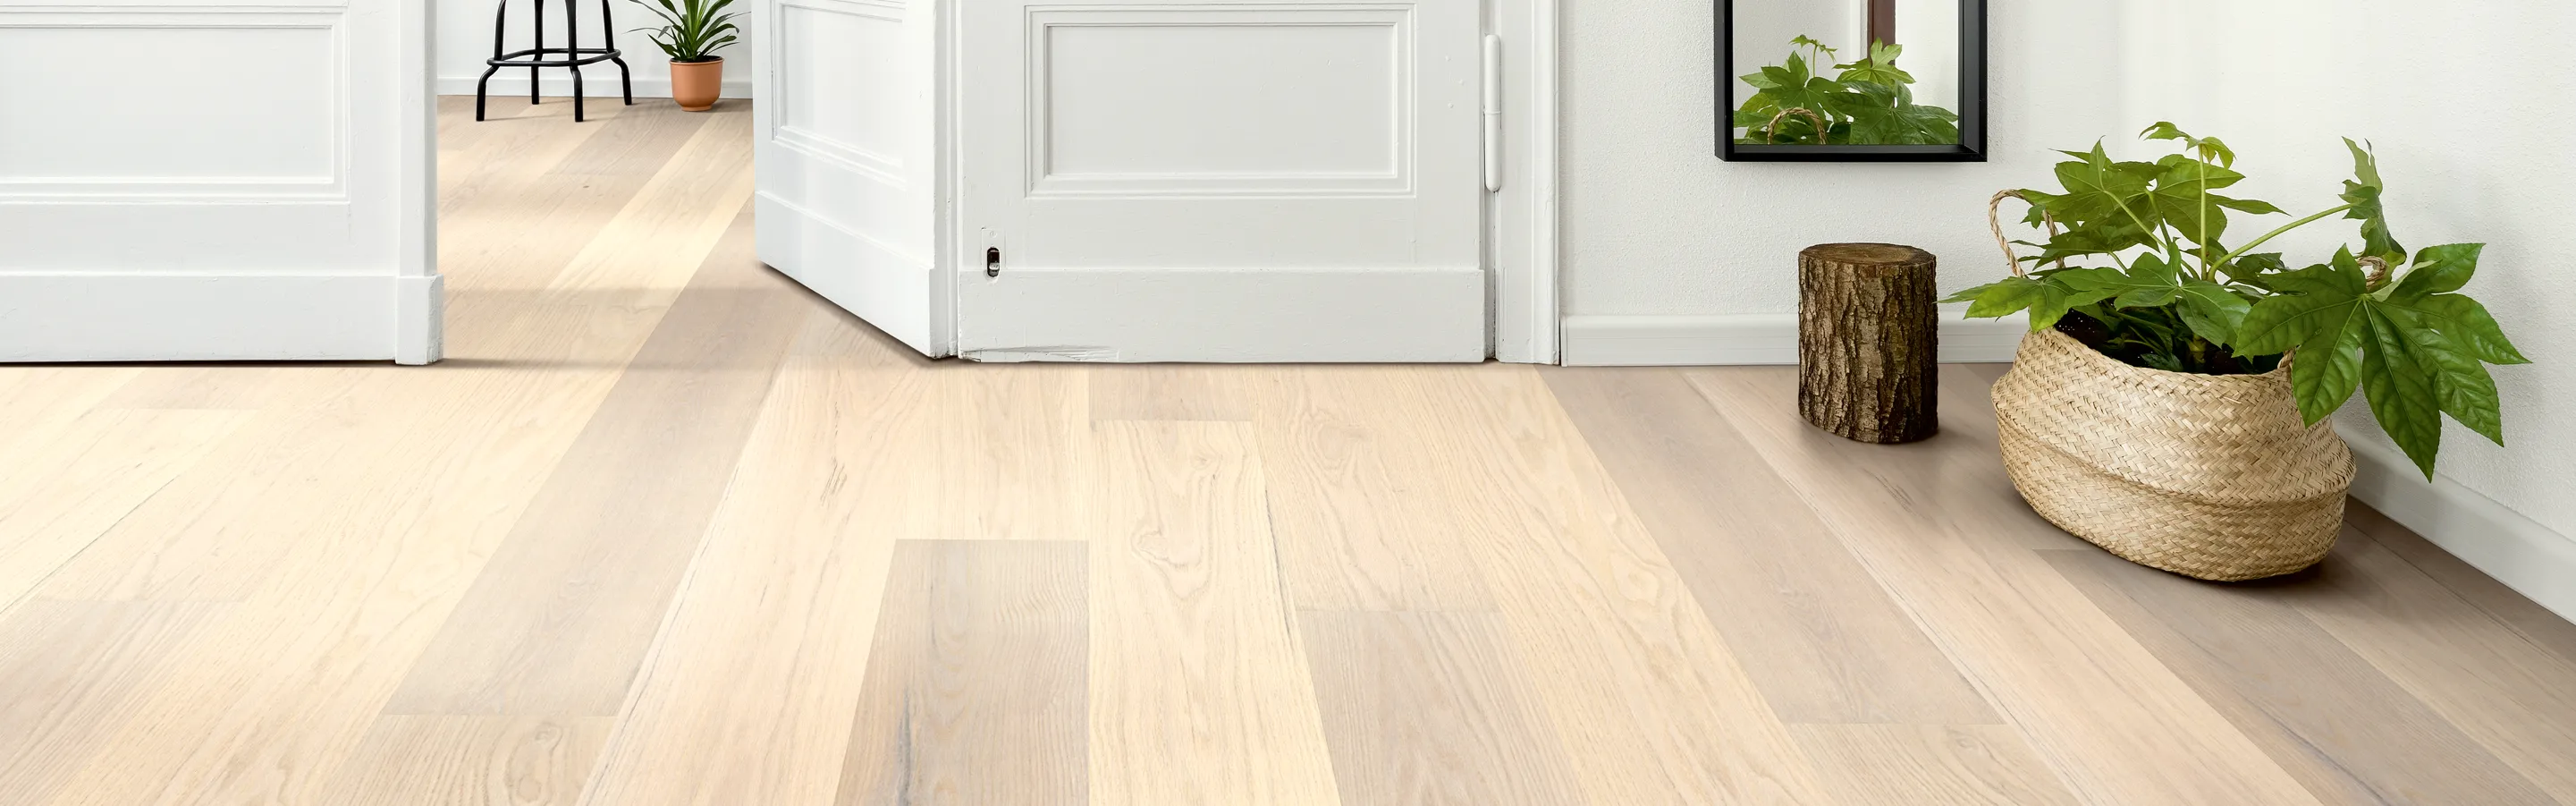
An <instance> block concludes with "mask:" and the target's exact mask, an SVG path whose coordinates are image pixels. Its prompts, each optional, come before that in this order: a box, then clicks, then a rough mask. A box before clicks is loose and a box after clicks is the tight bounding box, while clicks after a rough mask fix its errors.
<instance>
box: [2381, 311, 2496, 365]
mask: <svg viewBox="0 0 2576 806" xmlns="http://www.w3.org/2000/svg"><path fill="white" fill-rule="evenodd" d="M2391 296H2392V297H2393V296H2394V295H2391ZM2388 304H2389V305H2390V306H2392V307H2397V308H2401V309H2404V310H2405V311H2406V312H2407V313H2409V314H2412V315H2414V316H2416V317H2418V318H2420V319H2422V320H2423V321H2424V323H2425V324H2426V325H2428V326H2431V327H2432V328H2433V329H2435V330H2439V331H2442V333H2443V334H2444V335H2447V336H2449V337H2450V338H2451V341H2452V343H2453V344H2457V345H2459V347H2460V349H2462V350H2465V351H2467V352H2468V354H2469V355H2471V356H2475V357H2476V358H2477V359H2478V360H2480V361H2484V362H2487V363H2489V364H2528V363H2531V359H2528V358H2524V357H2522V351H2521V350H2517V349H2514V346H2513V342H2512V341H2511V340H2509V339H2506V338H2505V337H2504V328H2503V327H2502V326H2500V325H2497V324H2496V320H2495V316H2494V315H2492V314H2489V313H2487V307H2486V306H2484V305H2480V304H2478V301H2477V300H2474V299H2470V298H2468V297H2467V296H2465V295H2461V294H2434V295H2431V296H2427V297H2424V298H2423V299H2418V300H2410V301H2405V302H2399V301H2396V300H2394V299H2392V300H2390V301H2389V303H2388Z"/></svg>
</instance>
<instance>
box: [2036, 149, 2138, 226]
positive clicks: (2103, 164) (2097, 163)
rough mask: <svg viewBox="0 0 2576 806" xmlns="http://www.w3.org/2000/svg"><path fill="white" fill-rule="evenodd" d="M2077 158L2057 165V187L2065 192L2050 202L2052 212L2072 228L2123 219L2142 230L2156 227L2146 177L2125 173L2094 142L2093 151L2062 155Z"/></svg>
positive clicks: (2133, 172) (2135, 173)
mask: <svg viewBox="0 0 2576 806" xmlns="http://www.w3.org/2000/svg"><path fill="white" fill-rule="evenodd" d="M2063 153H2065V154H2067V155H2069V156H2073V157H2075V158H2076V159H2075V160H2074V161H2072V162H2061V163H2058V164H2057V181H2058V184H2060V185H2062V186H2064V187H2065V188H2066V193H2065V194H2063V195H2060V196H2056V197H2053V198H2051V199H2050V200H2049V202H2048V204H2049V212H2050V213H2052V214H2055V215H2056V216H2057V219H2058V221H2060V222H2064V223H2066V224H2068V225H2069V226H2077V225H2082V224H2088V223H2094V222H2100V221H2104V220H2109V219H2121V220H2122V223H2123V224H2124V225H2135V226H2137V227H2138V228H2139V229H2140V230H2148V229H2152V228H2153V227H2154V224H2155V222H2154V221H2152V220H2148V216H2151V215H2152V214H2153V213H2154V211H2153V210H2152V209H2149V208H2150V206H2149V204H2148V202H2147V199H2146V195H2147V178H2146V177H2143V176H2139V175H2138V173H2137V172H2136V171H2132V170H2124V169H2122V168H2121V167H2120V166H2119V165H2118V164H2115V163H2113V162H2112V161H2111V157H2110V155H2108V154H2106V153H2104V152H2103V151H2102V144H2101V143H2098V142H2097V143H2094V144H2093V150H2092V151H2091V152H2089V153H2088V152H2078V151H2067V152H2063Z"/></svg>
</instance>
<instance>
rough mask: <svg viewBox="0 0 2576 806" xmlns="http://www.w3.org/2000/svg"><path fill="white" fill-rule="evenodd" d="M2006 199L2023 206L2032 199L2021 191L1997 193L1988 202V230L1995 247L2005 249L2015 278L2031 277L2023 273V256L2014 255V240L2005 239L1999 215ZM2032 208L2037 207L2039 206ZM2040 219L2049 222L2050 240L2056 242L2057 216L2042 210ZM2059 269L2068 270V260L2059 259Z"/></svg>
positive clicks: (2005, 254) (2027, 273)
mask: <svg viewBox="0 0 2576 806" xmlns="http://www.w3.org/2000/svg"><path fill="white" fill-rule="evenodd" d="M2005 199H2020V200H2022V203H2023V204H2030V197H2029V196H2024V195H2021V191H2018V190H2005V191H2000V192H1997V193H1996V194H1995V197H1994V198H1991V199H1987V200H1986V228H1987V229H1989V230H1993V231H1994V233H1995V245H1996V246H2000V247H2003V248H2004V262H2005V263H2008V264H2011V265H2010V266H2009V268H2011V269H2012V273H2013V276H2014V277H2028V276H2030V273H2029V272H2025V271H2022V269H2021V256H2020V255H2017V254H2013V248H2012V240H2011V239H2009V238H2005V237H2004V222H2003V219H2002V218H2000V217H1999V216H1998V215H1997V213H1998V211H2000V210H2002V209H2003V206H2004V200H2005ZM2032 206H2034V207H2036V206H2038V205H2032ZM2039 218H2040V220H2042V221H2046V222H2048V238H2049V240H2052V241H2053V240H2056V239H2057V216H2053V215H2050V214H2049V213H2048V210H2047V209H2045V208H2042V209H2041V210H2040V211H2039ZM2057 267H2058V268H2061V269H2063V268H2066V259H2065V258H2062V257H2061V258H2058V259H2057Z"/></svg>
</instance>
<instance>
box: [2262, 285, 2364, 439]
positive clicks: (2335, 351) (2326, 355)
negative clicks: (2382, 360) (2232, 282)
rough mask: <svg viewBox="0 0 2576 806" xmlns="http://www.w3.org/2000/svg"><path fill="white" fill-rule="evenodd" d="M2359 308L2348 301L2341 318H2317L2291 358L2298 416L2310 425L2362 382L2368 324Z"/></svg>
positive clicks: (2330, 413) (2349, 396) (2339, 404)
mask: <svg viewBox="0 0 2576 806" xmlns="http://www.w3.org/2000/svg"><path fill="white" fill-rule="evenodd" d="M2257 310H2258V311H2259V310H2260V308H2259V306H2258V308H2257ZM2359 310H2360V306H2358V305H2345V306H2343V307H2342V311H2343V314H2344V315H2343V316H2342V317H2341V318H2333V319H2326V320H2320V321H2318V322H2316V323H2315V324H2316V327H2315V329H2314V330H2312V331H2311V332H2310V333H2309V335H2308V336H2307V338H2305V339H2304V340H2302V342H2301V343H2300V344H2299V345H2298V353H2297V354H2296V355H2295V356H2294V357H2293V358H2292V360H2291V364H2290V389H2291V394H2292V396H2293V397H2296V398H2298V401H2299V417H2300V418H2301V419H2302V420H2304V421H2306V422H2307V424H2308V425H2316V424H2317V421H2318V420H2323V419H2325V418H2327V417H2331V416H2334V413H2335V410H2336V409H2340V408H2343V404H2344V401H2347V400H2351V399H2352V392H2353V390H2354V389H2355V388H2358V387H2359V386H2360V385H2361V342H2362V336H2363V333H2364V331H2366V330H2367V329H2368V327H2367V326H2366V325H2365V324H2364V323H2363V319H2364V317H2362V316H2359V315H2358V313H2357V312H2358V311H2359ZM2247 318H2248V319H2251V318H2252V317H2251V316H2248V317H2247Z"/></svg>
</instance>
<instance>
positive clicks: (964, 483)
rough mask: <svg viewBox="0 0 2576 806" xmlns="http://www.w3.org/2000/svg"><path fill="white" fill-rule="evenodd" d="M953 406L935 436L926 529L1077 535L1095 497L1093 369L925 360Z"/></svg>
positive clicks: (943, 533) (1000, 536) (960, 534)
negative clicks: (998, 367)
mask: <svg viewBox="0 0 2576 806" xmlns="http://www.w3.org/2000/svg"><path fill="white" fill-rule="evenodd" d="M929 372H930V377H931V379H932V384H933V389H934V390H935V394H937V395H938V398H939V402H938V403H935V404H934V405H937V406H939V407H940V408H941V409H942V410H943V411H946V412H948V413H949V415H948V417H947V418H946V419H944V420H942V421H941V424H940V427H939V428H938V429H937V430H936V432H935V436H936V437H937V439H938V440H939V446H938V448H937V449H936V450H937V454H936V456H935V459H936V461H937V463H938V464H937V467H938V468H939V469H940V471H941V473H942V475H943V479H944V480H943V481H942V482H941V483H940V484H939V485H938V486H937V487H936V488H934V492H933V494H932V496H931V497H927V498H925V499H923V501H924V502H925V503H932V504H935V509H933V510H932V511H930V512H927V513H925V514H926V515H927V516H928V517H930V518H931V520H930V522H929V525H928V526H927V527H926V531H925V532H920V533H916V534H913V535H909V536H912V537H927V538H934V539H943V540H960V539H963V540H1079V539H1081V538H1082V535H1081V534H1079V533H1078V530H1075V529H1073V528H1069V527H1071V526H1072V525H1074V524H1079V523H1082V522H1084V520H1085V518H1086V517H1087V512H1088V509H1087V504H1088V501H1089V500H1090V498H1091V495H1090V492H1091V490H1090V485H1089V479H1090V474H1089V472H1088V471H1089V469H1090V466H1091V460H1090V455H1091V454H1090V450H1091V443H1090V436H1091V428H1090V425H1091V419H1090V416H1089V414H1088V411H1089V408H1090V393H1089V392H1088V391H1087V389H1088V387H1087V385H1086V384H1087V382H1088V376H1089V375H1090V373H1089V371H1088V370H1086V369H1084V368H1082V367H1075V366H1063V365H1057V366H1030V367H1014V368H1011V369H1010V370H1007V371H1003V372H993V371H990V369H989V368H987V367H983V366H980V365H975V364H966V363H950V364H946V365H940V366H936V367H933V368H931V369H930V370H929Z"/></svg>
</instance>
